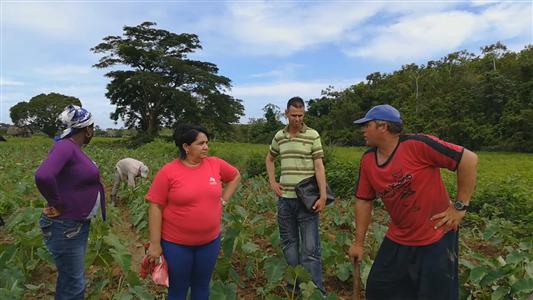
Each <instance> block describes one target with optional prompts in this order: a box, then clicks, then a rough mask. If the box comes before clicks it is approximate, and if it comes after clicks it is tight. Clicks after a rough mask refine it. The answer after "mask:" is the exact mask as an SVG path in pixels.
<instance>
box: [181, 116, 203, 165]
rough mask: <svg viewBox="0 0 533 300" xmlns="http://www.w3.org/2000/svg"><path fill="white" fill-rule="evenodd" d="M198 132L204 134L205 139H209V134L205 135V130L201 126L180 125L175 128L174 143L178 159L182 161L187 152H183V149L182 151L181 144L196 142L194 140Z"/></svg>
mask: <svg viewBox="0 0 533 300" xmlns="http://www.w3.org/2000/svg"><path fill="white" fill-rule="evenodd" d="M200 132H201V133H203V134H205V135H206V136H207V139H209V133H207V130H205V128H203V127H201V126H198V125H190V124H182V125H178V127H176V130H174V143H175V144H176V147H178V149H179V150H180V158H182V159H184V158H185V157H187V152H185V149H183V144H187V145H190V144H192V143H193V142H194V141H196V138H197V137H198V134H199V133H200Z"/></svg>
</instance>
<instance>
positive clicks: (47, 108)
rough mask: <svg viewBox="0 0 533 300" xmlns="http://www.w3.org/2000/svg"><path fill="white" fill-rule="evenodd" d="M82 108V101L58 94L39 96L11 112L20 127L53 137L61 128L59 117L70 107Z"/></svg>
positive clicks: (16, 106)
mask: <svg viewBox="0 0 533 300" xmlns="http://www.w3.org/2000/svg"><path fill="white" fill-rule="evenodd" d="M69 104H75V105H78V106H81V102H80V99H78V98H76V97H71V96H65V95H62V94H58V93H50V94H39V95H37V96H35V97H33V98H31V99H30V101H28V102H26V101H21V102H19V103H17V104H15V105H14V106H13V107H11V109H10V110H9V114H10V117H11V120H12V121H13V123H14V124H15V125H16V126H18V127H29V128H30V129H31V130H33V131H36V130H40V131H42V132H44V133H45V134H46V135H48V136H49V137H53V136H54V135H55V134H56V133H57V131H58V129H59V126H60V123H59V121H58V120H57V117H58V116H59V114H60V113H61V112H62V111H63V109H64V108H65V107H66V106H67V105H69Z"/></svg>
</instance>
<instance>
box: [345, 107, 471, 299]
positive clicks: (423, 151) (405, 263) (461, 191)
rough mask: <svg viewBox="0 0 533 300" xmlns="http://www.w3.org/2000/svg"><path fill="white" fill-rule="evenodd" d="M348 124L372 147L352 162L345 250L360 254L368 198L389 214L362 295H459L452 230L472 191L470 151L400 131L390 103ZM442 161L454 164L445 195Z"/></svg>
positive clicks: (368, 211)
mask: <svg viewBox="0 0 533 300" xmlns="http://www.w3.org/2000/svg"><path fill="white" fill-rule="evenodd" d="M355 123H356V124H359V125H361V126H362V132H363V134H364V137H365V141H366V143H367V145H368V146H370V147H372V148H371V149H369V150H368V151H367V152H365V154H363V156H362V158H361V162H360V166H359V180H358V183H357V188H356V192H355V196H356V198H357V199H356V203H355V217H356V240H355V242H354V244H353V245H352V246H351V247H350V250H349V254H350V256H353V257H356V258H357V260H358V261H359V262H360V261H361V260H362V257H363V253H364V251H363V246H364V240H365V235H366V232H367V230H368V225H369V223H370V221H371V212H372V208H373V204H372V201H373V200H374V199H376V198H381V200H382V201H383V203H384V205H385V208H386V210H387V211H388V213H389V215H390V222H389V227H388V230H387V233H386V236H385V238H384V240H383V243H382V244H381V246H380V249H379V251H378V254H377V255H376V258H375V261H374V264H373V265H372V269H371V271H370V274H369V276H368V282H367V287H366V298H367V299H369V300H372V299H430V298H431V299H458V298H459V283H458V278H457V277H458V247H457V243H458V232H457V230H458V226H459V223H460V222H461V220H462V219H463V217H464V215H465V212H466V210H467V208H468V204H469V202H470V198H471V197H472V193H473V191H474V185H475V181H476V168H477V160H478V159H477V156H476V154H474V153H473V152H471V151H469V150H467V149H465V148H463V147H461V146H458V145H454V144H451V143H447V142H444V141H442V140H440V139H438V138H436V137H433V136H430V135H424V134H401V132H402V128H403V122H402V119H401V118H400V113H399V112H398V110H397V109H395V108H394V107H392V106H390V105H377V106H375V107H373V108H372V109H370V110H369V111H368V113H367V114H366V115H365V117H364V118H361V119H359V120H357V121H355ZM441 168H446V169H448V170H451V171H457V195H456V199H455V200H454V201H452V202H451V201H450V197H449V195H448V192H447V191H446V188H445V186H444V183H443V181H442V178H441V175H440V169H441Z"/></svg>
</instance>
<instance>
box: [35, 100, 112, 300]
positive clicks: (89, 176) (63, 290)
mask: <svg viewBox="0 0 533 300" xmlns="http://www.w3.org/2000/svg"><path fill="white" fill-rule="evenodd" d="M59 120H60V121H61V122H62V123H63V125H64V127H66V129H65V130H64V131H63V132H62V134H61V135H60V136H59V137H57V138H56V141H57V142H56V143H55V144H54V145H53V146H52V149H51V150H50V152H49V153H48V156H47V157H46V159H45V160H44V161H43V163H42V164H41V166H40V167H39V168H38V169H37V172H36V173H35V183H36V185H37V188H38V189H39V191H40V192H41V194H42V195H43V196H44V198H45V199H46V201H47V205H46V207H45V208H44V209H43V214H42V216H41V219H40V222H39V223H40V227H41V230H42V234H43V239H44V241H45V244H46V247H47V248H48V250H49V251H50V252H51V253H52V256H53V257H54V262H55V264H56V267H57V271H58V276H57V283H56V295H55V299H83V298H84V293H85V278H84V266H83V262H84V258H85V252H86V248H87V240H88V237H89V226H90V222H91V218H92V217H94V216H95V215H96V212H97V211H98V208H101V210H102V217H103V218H104V219H105V196H104V187H103V185H102V183H101V182H100V172H99V170H98V167H97V166H96V165H95V164H94V162H93V161H92V160H91V159H90V158H89V157H88V156H87V154H85V153H84V152H83V151H82V149H81V146H82V145H84V144H88V143H89V142H90V141H91V138H92V137H93V135H94V129H93V126H94V120H93V118H92V116H91V113H89V112H88V111H87V110H85V109H84V108H81V107H78V106H75V105H69V106H67V107H66V108H65V110H64V111H63V112H62V113H61V115H60V116H59Z"/></svg>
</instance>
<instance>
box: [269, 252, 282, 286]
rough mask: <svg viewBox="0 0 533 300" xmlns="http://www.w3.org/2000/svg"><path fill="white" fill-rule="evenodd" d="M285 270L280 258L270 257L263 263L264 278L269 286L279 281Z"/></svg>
mask: <svg viewBox="0 0 533 300" xmlns="http://www.w3.org/2000/svg"><path fill="white" fill-rule="evenodd" d="M286 269H287V264H286V263H285V261H284V260H283V259H281V258H278V257H271V258H268V259H267V260H266V261H265V272H266V278H267V280H268V282H269V283H271V284H273V283H276V282H278V281H280V280H281V279H282V278H283V275H284V273H285V270H286Z"/></svg>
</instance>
